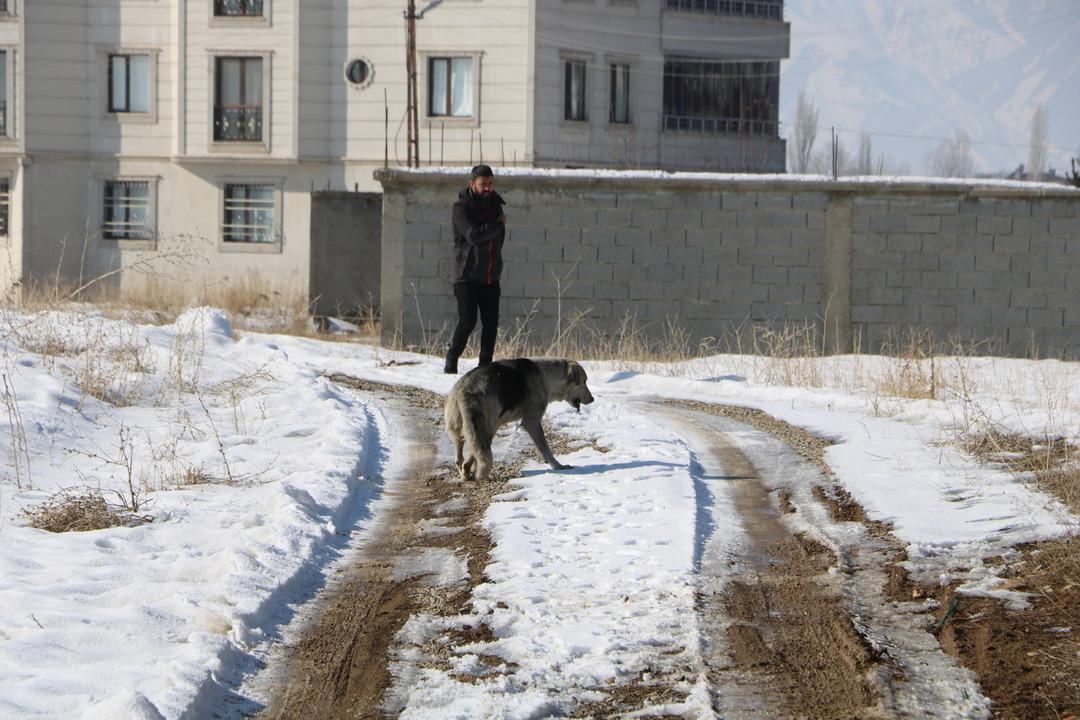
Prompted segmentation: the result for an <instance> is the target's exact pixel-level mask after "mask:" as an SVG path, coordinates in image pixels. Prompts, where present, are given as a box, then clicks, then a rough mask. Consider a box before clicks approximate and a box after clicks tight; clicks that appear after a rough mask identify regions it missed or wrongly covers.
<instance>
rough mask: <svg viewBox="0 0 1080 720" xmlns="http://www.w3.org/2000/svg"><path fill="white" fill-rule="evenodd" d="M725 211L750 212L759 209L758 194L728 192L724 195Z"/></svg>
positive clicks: (723, 205)
mask: <svg viewBox="0 0 1080 720" xmlns="http://www.w3.org/2000/svg"><path fill="white" fill-rule="evenodd" d="M721 207H723V208H724V209H725V210H749V209H753V208H756V207H757V193H748V192H726V193H724V194H723V204H722V205H721Z"/></svg>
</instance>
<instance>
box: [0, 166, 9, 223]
mask: <svg viewBox="0 0 1080 720" xmlns="http://www.w3.org/2000/svg"><path fill="white" fill-rule="evenodd" d="M10 214H11V181H9V180H7V179H4V180H0V237H7V235H8V218H9V217H10Z"/></svg>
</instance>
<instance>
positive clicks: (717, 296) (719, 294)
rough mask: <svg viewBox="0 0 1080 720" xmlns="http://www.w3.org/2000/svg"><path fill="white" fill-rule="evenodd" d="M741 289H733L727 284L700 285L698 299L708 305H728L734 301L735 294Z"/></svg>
mask: <svg viewBox="0 0 1080 720" xmlns="http://www.w3.org/2000/svg"><path fill="white" fill-rule="evenodd" d="M739 289H741V288H735V287H733V286H732V285H731V284H729V283H705V282H703V283H701V286H700V287H699V288H698V297H699V298H701V300H703V301H707V302H710V303H730V302H733V301H734V300H735V293H736V292H738V291H739Z"/></svg>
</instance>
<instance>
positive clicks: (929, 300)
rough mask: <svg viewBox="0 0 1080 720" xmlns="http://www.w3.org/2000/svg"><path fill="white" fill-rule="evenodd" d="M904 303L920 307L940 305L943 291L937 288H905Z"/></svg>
mask: <svg viewBox="0 0 1080 720" xmlns="http://www.w3.org/2000/svg"><path fill="white" fill-rule="evenodd" d="M904 303H906V304H908V305H918V306H922V305H938V304H940V303H941V291H940V290H938V289H937V288H924V287H913V288H905V289H904Z"/></svg>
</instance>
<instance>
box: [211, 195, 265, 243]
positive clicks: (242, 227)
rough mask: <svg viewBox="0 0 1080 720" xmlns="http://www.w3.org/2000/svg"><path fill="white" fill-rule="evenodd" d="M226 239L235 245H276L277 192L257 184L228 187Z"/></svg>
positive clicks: (226, 196)
mask: <svg viewBox="0 0 1080 720" xmlns="http://www.w3.org/2000/svg"><path fill="white" fill-rule="evenodd" d="M222 237H223V239H224V241H225V242H232V243H275V242H277V240H278V233H277V188H276V187H275V186H274V185H263V184H255V183H227V184H226V185H225V218H224V224H223V225H222Z"/></svg>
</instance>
